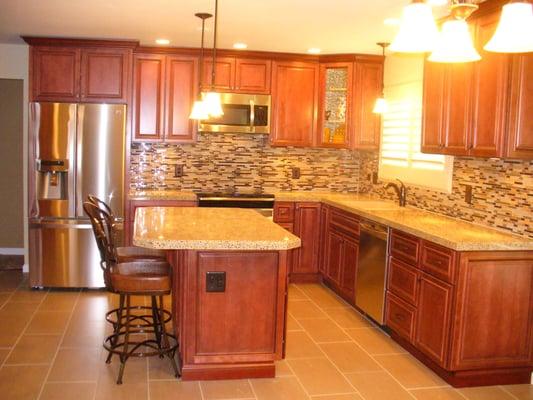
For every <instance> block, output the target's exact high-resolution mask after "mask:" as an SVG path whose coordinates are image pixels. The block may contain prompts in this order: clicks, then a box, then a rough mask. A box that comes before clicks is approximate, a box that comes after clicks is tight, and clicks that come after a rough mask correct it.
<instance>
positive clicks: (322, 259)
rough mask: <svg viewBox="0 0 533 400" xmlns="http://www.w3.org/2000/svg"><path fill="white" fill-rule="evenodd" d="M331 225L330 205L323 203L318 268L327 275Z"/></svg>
mask: <svg viewBox="0 0 533 400" xmlns="http://www.w3.org/2000/svg"><path fill="white" fill-rule="evenodd" d="M328 225H329V206H327V205H324V204H323V205H322V208H321V209H320V237H319V239H318V246H319V252H318V270H319V271H320V273H321V274H322V275H326V270H327V269H326V261H327V238H328V236H327V234H328V228H329V227H328Z"/></svg>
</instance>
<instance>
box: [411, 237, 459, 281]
mask: <svg viewBox="0 0 533 400" xmlns="http://www.w3.org/2000/svg"><path fill="white" fill-rule="evenodd" d="M420 265H421V268H422V270H424V271H425V272H427V273H429V274H431V275H433V276H435V277H437V278H439V279H442V280H443V281H446V282H449V283H453V281H454V278H455V252H454V251H453V250H451V249H447V248H446V247H442V246H439V245H436V244H435V243H431V242H426V241H423V242H422V255H421V262H420Z"/></svg>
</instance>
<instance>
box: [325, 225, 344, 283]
mask: <svg viewBox="0 0 533 400" xmlns="http://www.w3.org/2000/svg"><path fill="white" fill-rule="evenodd" d="M343 243H344V239H343V237H342V236H341V235H339V234H338V233H336V232H335V231H332V230H329V231H328V234H327V256H326V257H327V260H326V276H327V277H328V279H329V280H331V281H332V282H334V283H335V284H336V285H339V284H340V279H341V278H340V274H341V262H342V249H343Z"/></svg>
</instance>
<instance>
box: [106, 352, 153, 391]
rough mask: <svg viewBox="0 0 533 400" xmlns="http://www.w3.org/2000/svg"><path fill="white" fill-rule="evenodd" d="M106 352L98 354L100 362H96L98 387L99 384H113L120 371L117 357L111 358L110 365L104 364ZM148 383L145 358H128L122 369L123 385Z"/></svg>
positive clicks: (146, 360)
mask: <svg viewBox="0 0 533 400" xmlns="http://www.w3.org/2000/svg"><path fill="white" fill-rule="evenodd" d="M106 358H107V352H105V351H103V352H102V353H101V354H100V360H99V362H98V368H99V370H100V371H99V374H98V385H100V384H110V385H111V384H114V383H116V381H117V378H118V372H119V369H120V360H119V358H118V356H116V355H115V356H113V359H112V360H111V363H109V364H106V362H105V359H106ZM147 381H148V359H146V358H136V357H133V358H130V359H129V360H127V361H126V366H125V368H124V375H123V377H122V382H123V383H124V384H126V383H127V384H133V383H139V382H143V383H144V382H147Z"/></svg>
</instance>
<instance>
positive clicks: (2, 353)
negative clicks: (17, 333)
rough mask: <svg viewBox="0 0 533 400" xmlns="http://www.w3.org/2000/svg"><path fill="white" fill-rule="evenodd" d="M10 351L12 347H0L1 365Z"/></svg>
mask: <svg viewBox="0 0 533 400" xmlns="http://www.w3.org/2000/svg"><path fill="white" fill-rule="evenodd" d="M10 351H11V349H8V348H5V349H0V365H2V363H3V362H4V360H5V359H6V358H7V355H8V354H9V352H10Z"/></svg>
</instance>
